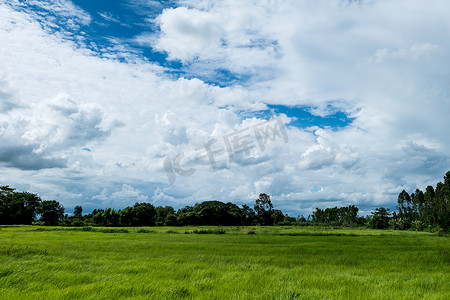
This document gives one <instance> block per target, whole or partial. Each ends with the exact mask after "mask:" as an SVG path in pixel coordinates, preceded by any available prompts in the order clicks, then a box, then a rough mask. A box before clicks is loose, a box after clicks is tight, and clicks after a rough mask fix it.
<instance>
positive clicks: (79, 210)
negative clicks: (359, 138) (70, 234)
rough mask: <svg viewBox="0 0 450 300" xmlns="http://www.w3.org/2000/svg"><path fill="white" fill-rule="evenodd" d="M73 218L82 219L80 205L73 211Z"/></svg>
mask: <svg viewBox="0 0 450 300" xmlns="http://www.w3.org/2000/svg"><path fill="white" fill-rule="evenodd" d="M73 216H74V217H75V218H79V219H81V218H82V217H83V207H81V206H80V205H77V206H75V208H74V210H73Z"/></svg>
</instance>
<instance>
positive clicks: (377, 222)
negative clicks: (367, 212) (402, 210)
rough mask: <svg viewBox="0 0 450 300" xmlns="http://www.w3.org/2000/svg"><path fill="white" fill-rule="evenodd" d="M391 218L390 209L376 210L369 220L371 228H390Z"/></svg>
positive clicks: (381, 208)
mask: <svg viewBox="0 0 450 300" xmlns="http://www.w3.org/2000/svg"><path fill="white" fill-rule="evenodd" d="M390 216H391V213H390V212H389V209H386V208H384V207H380V208H376V209H375V212H372V216H371V218H370V220H369V227H370V228H374V229H384V228H388V227H389V219H390Z"/></svg>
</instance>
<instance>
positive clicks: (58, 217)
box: [38, 200, 64, 226]
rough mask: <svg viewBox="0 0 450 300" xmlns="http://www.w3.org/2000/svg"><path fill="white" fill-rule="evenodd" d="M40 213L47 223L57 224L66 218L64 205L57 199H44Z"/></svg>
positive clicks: (42, 219)
mask: <svg viewBox="0 0 450 300" xmlns="http://www.w3.org/2000/svg"><path fill="white" fill-rule="evenodd" d="M38 213H39V214H40V215H41V221H42V222H44V224H45V225H50V226H55V225H58V224H59V222H60V221H62V220H63V218H64V207H63V206H62V205H61V204H60V203H59V202H57V201H55V200H47V201H42V203H41V205H40V206H39V208H38Z"/></svg>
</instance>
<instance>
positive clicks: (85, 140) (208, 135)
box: [0, 0, 450, 215]
mask: <svg viewBox="0 0 450 300" xmlns="http://www.w3.org/2000/svg"><path fill="white" fill-rule="evenodd" d="M449 6H450V4H449V3H448V2H447V1H444V0H442V1H433V3H431V4H430V3H427V4H425V3H424V2H422V1H418V0H411V1H406V0H405V1H395V2H392V1H388V0H376V1H365V0H364V1H346V0H332V1H312V0H302V1H244V2H242V1H236V0H225V1H220V2H214V1H209V0H201V1H189V0H180V1H155V0H139V1H131V0H118V1H87V0H86V1H85V0H79V1H70V0H29V1H18V0H12V1H5V0H0V40H1V41H2V43H1V45H0V184H8V185H11V186H13V187H16V188H18V189H19V190H28V191H33V192H36V193H39V194H40V195H41V196H42V197H43V198H45V199H55V200H58V201H60V202H62V203H63V204H64V206H65V207H66V210H67V211H68V212H70V211H72V209H73V207H74V206H75V205H82V206H83V207H85V210H87V211H88V210H90V209H93V208H100V207H114V208H123V207H125V206H127V205H132V204H134V203H135V202H137V201H147V202H150V203H153V204H154V205H172V206H174V207H180V206H184V205H186V204H194V203H196V202H199V201H204V200H220V201H225V202H226V201H232V202H235V203H239V204H243V203H246V204H251V203H253V201H254V199H256V198H257V196H258V194H259V193H268V194H270V195H271V196H272V199H273V201H274V204H275V206H276V207H278V208H280V209H282V210H283V211H286V212H289V213H290V214H291V215H298V214H304V215H308V214H310V213H311V212H312V210H313V209H314V208H315V207H329V206H340V205H357V206H358V207H360V208H361V210H362V213H363V214H365V213H368V212H370V211H371V210H373V209H374V208H375V207H378V206H387V207H390V208H394V205H395V201H396V197H397V195H398V193H399V192H400V191H401V190H402V189H406V190H408V191H413V190H414V189H416V188H422V189H424V188H425V187H426V186H427V185H430V184H435V183H436V182H437V181H439V180H441V178H442V176H443V175H444V174H445V172H446V171H448V170H450V167H449V165H450V158H449V155H448V153H450V151H449V150H450V138H449V136H448V134H447V133H446V130H445V128H447V127H448V125H449V119H448V115H449V113H450V100H449V95H450V93H449V92H450V90H449V87H448V83H447V81H448V78H449V75H450V74H449V70H448V68H447V67H446V66H447V65H448V62H449V49H450V45H449V43H450V42H449V41H450V37H449V35H450V33H449V32H450V30H446V29H448V26H449V25H448V21H447V17H446V15H445V13H444V12H446V11H448V10H449V8H450V7H449ZM205 145H207V146H208V147H210V148H205ZM206 149H210V151H212V152H210V153H208V152H207V150H206ZM208 154H209V156H208ZM212 162H214V164H213V163H212ZM189 170H191V171H192V172H189ZM171 179H172V180H171Z"/></svg>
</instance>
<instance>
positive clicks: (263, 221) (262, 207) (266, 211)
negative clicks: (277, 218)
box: [253, 193, 273, 225]
mask: <svg viewBox="0 0 450 300" xmlns="http://www.w3.org/2000/svg"><path fill="white" fill-rule="evenodd" d="M253 208H254V209H255V211H256V214H257V219H258V222H259V224H260V225H273V219H272V213H273V205H272V201H271V200H270V196H269V195H267V194H264V193H262V194H259V198H258V199H256V201H255V206H254V207H253Z"/></svg>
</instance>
